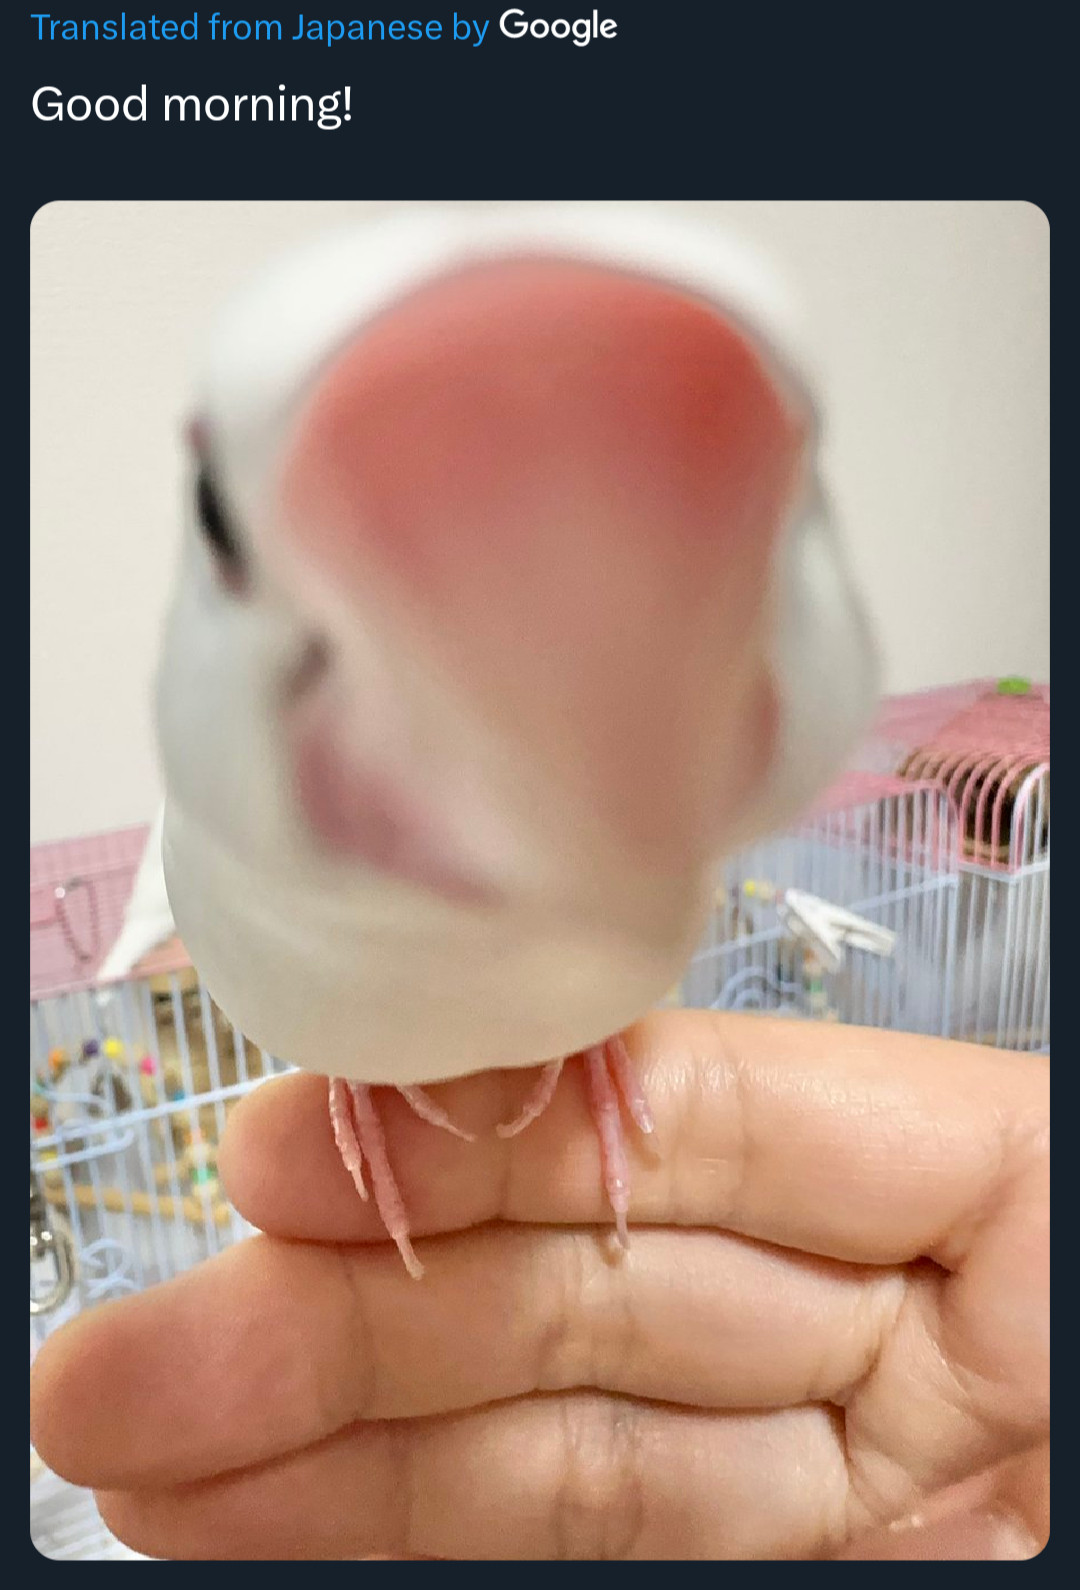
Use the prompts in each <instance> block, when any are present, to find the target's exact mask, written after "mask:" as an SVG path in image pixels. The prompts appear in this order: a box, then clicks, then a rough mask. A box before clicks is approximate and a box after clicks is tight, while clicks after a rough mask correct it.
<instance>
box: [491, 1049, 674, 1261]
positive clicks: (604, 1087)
mask: <svg viewBox="0 0 1080 1590" xmlns="http://www.w3.org/2000/svg"><path fill="white" fill-rule="evenodd" d="M581 1058H582V1059H583V1061H584V1062H585V1075H586V1081H587V1084H588V1093H589V1108H590V1109H591V1111H592V1118H593V1124H594V1125H595V1127H596V1133H597V1136H598V1138H599V1140H600V1169H601V1174H602V1176H603V1179H604V1189H605V1191H606V1192H607V1195H608V1201H609V1203H610V1204H611V1207H612V1210H613V1211H614V1214H615V1229H616V1231H617V1232H618V1236H619V1241H620V1243H621V1244H622V1246H623V1247H624V1248H625V1247H627V1246H628V1245H629V1234H628V1232H627V1229H626V1215H627V1211H628V1209H629V1207H630V1171H629V1166H628V1165H627V1160H626V1142H625V1138H624V1136H623V1126H622V1114H621V1110H620V1103H621V1104H622V1105H625V1107H626V1109H627V1110H628V1111H629V1114H630V1116H631V1118H632V1120H633V1121H634V1124H635V1125H636V1126H637V1128H638V1131H640V1132H645V1133H651V1132H654V1131H655V1130H656V1122H655V1121H654V1120H653V1115H652V1111H651V1110H650V1109H649V1103H648V1100H647V1098H646V1097H645V1090H644V1088H643V1087H642V1085H641V1080H640V1078H639V1077H638V1074H637V1072H636V1071H635V1070H634V1067H633V1064H632V1062H631V1060H630V1056H629V1054H628V1053H627V1049H626V1045H625V1044H624V1043H623V1041H622V1039H621V1038H620V1037H619V1036H616V1037H614V1038H609V1039H608V1040H607V1042H606V1043H602V1044H597V1045H595V1046H594V1047H593V1048H592V1049H586V1050H585V1051H584V1052H583V1054H582V1056H581ZM564 1064H565V1062H564V1061H562V1060H552V1061H550V1062H549V1063H548V1064H547V1065H546V1066H544V1067H543V1068H542V1070H541V1072H540V1075H539V1076H538V1077H537V1079H536V1084H535V1086H534V1088H533V1090H532V1092H531V1093H530V1094H529V1095H528V1097H527V1098H526V1100H525V1103H524V1105H523V1106H522V1108H521V1110H520V1111H519V1112H518V1114H517V1115H516V1116H515V1117H514V1119H513V1120H512V1121H508V1122H507V1123H506V1124H505V1125H503V1126H500V1127H498V1128H497V1130H498V1133H499V1136H500V1137H516V1136H517V1134H518V1133H519V1132H522V1131H524V1130H525V1128H526V1127H527V1126H529V1125H531V1124H532V1122H533V1121H535V1120H536V1119H537V1117H538V1116H540V1115H542V1114H543V1113H544V1111H545V1110H546V1109H547V1107H548V1105H549V1104H550V1103H551V1100H552V1098H553V1096H554V1093H555V1087H556V1084H557V1083H558V1080H559V1076H560V1073H561V1072H562V1068H563V1065H564Z"/></svg>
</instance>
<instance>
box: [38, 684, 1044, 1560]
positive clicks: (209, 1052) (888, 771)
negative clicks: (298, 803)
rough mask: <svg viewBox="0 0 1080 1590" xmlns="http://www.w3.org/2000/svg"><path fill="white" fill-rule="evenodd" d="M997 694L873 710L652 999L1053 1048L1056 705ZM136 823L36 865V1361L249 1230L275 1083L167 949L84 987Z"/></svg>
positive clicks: (77, 1553) (978, 691)
mask: <svg viewBox="0 0 1080 1590" xmlns="http://www.w3.org/2000/svg"><path fill="white" fill-rule="evenodd" d="M1004 684H1005V685H1006V686H1007V687H1008V688H1005V689H1003V688H1002V682H995V681H977V682H975V683H973V684H970V685H964V686H957V687H951V688H950V689H948V690H939V691H931V692H924V693H921V694H919V695H914V696H907V697H898V698H894V699H892V700H891V701H889V702H887V703H886V704H885V708H884V710H883V712H882V715H881V717H880V719H879V722H878V724H877V726H876V729H875V731H874V733H873V734H872V735H871V736H870V737H869V738H868V740H867V742H866V744H865V745H864V746H863V748H862V750H861V752H860V754H859V756H858V757H857V758H856V761H855V763H854V765H853V768H852V770H851V771H849V772H848V774H847V775H846V776H845V777H844V778H842V779H841V780H840V781H839V782H838V783H837V784H836V785H835V786H834V787H833V788H832V789H831V790H830V791H829V792H828V794H827V795H826V796H825V798H824V799H823V800H822V801H820V802H819V803H818V805H817V806H815V807H814V808H813V809H812V810H811V811H810V812H809V813H808V814H807V816H806V817H805V819H804V820H803V821H802V822H800V823H799V824H797V825H796V826H794V827H793V828H792V829H791V830H790V831H788V832H786V833H781V834H779V835H774V836H773V837H771V838H769V839H766V840H764V841H762V842H761V843H760V844H757V845H754V846H752V847H750V848H749V849H747V850H745V851H743V852H742V853H741V854H739V855H737V856H736V857H734V858H733V859H732V860H731V861H729V863H728V864H727V866H726V867H725V869H724V872H723V876H722V879H721V881H720V884H719V887H718V889H717V891H716V896H715V901H714V909H713V913H712V917H711V920H710V923H709V926H708V929H707V932H706V934H705V936H704V938H703V940H702V942H701V944H700V946H699V949H698V951H697V953H696V955H695V956H694V958H693V960H692V963H691V965H690V967H689V968H688V970H687V973H686V975H685V977H684V979H683V981H682V983H681V984H680V985H679V987H678V989H676V990H673V991H672V993H671V995H669V1001H668V1002H669V1003H679V1004H684V1005H691V1006H695V1007H705V1008H713V1009H724V1010H757V1011H764V1012H769V1013H772V1014H774V1015H782V1016H789V1017H792V1018H800V1019H816V1020H829V1021H841V1022H851V1023H855V1024H859V1025H866V1026H875V1027H890V1028H899V1029H904V1030H907V1031H911V1032H923V1033H927V1034H933V1035H942V1036H949V1035H952V1036H956V1037H962V1038H966V1039H968V1040H971V1041H975V1042H980V1043H988V1044H994V1045H997V1046H999V1047H1008V1048H1016V1049H1029V1050H1042V1051H1046V1052H1048V1051H1049V1043H1050V974H1049V907H1050V777H1049V689H1048V687H1041V686H1028V685H1027V684H1026V682H1024V681H1005V682H1004ZM147 833H148V829H147V828H145V827H141V828H131V829H125V830H123V831H121V832H119V833H115V834H106V835H101V836H96V837H91V838H85V839H78V840H73V841H70V842H67V843H64V844H53V845H45V846H38V847H35V848H33V849H32V850H31V864H30V928H31V933H30V946H31V955H30V1092H31V1111H30V1113H31V1124H30V1251H31V1279H30V1286H31V1356H33V1353H34V1351H35V1350H36V1347H37V1346H38V1345H39V1344H40V1342H41V1341H42V1340H43V1339H44V1337H45V1336H46V1335H47V1334H48V1332H49V1331H50V1330H51V1329H53V1328H55V1326H56V1324H57V1323H59V1322H60V1321H62V1320H63V1319H65V1318H67V1317H69V1316H70V1315H71V1314H72V1313H73V1312H74V1311H77V1310H78V1309H81V1308H86V1307H90V1306H93V1305H94V1304H95V1303H97V1302H99V1301H102V1300H105V1299H109V1298H116V1297H122V1296H124V1295H126V1294H129V1293H132V1292H136V1291H139V1290H141V1289H143V1288H144V1287H147V1286H150V1285H153V1284H154V1283H156V1282H158V1281H162V1280H166V1279H168V1278H169V1277H170V1276H173V1275H176V1274H179V1273H180V1272H181V1271H183V1270H186V1269H189V1268H190V1267H191V1266H192V1265H194V1264H197V1263H198V1262H199V1261H200V1260H202V1259H204V1258H208V1257H210V1256H211V1255H213V1254H215V1253H217V1252H219V1251H221V1250H222V1249H223V1248H225V1247H227V1246H228V1245H230V1244H231V1243H233V1242H236V1241H237V1240H239V1239H240V1238H242V1237H243V1236H245V1235H247V1234H248V1232H249V1231H250V1227H248V1226H247V1224H246V1223H245V1222H244V1221H243V1220H242V1219H241V1217H240V1216H239V1214H238V1213H237V1212H236V1211H235V1210H234V1209H232V1208H231V1206H230V1205H229V1204H228V1203H227V1201H226V1200H225V1198H224V1196H223V1194H222V1191H221V1187H220V1184H219V1181H218V1178H217V1169H216V1154H217V1146H218V1144H219V1143H220V1141H221V1137H222V1134H223V1132H224V1129H225V1125H226V1121H227V1119H228V1115H229V1112H230V1110H231V1109H232V1107H233V1106H234V1105H235V1103H236V1101H237V1099H239V1098H241V1097H242V1096H243V1095H244V1094H245V1093H247V1092H248V1091H250V1089H252V1088H254V1087H256V1086H258V1085H259V1083H260V1082H261V1081H262V1080H264V1079H265V1078H266V1077H268V1076H270V1075H272V1074H274V1073H275V1072H281V1071H285V1070H288V1069H289V1067H288V1066H287V1065H284V1064H282V1063H281V1062H279V1061H278V1060H276V1059H274V1058H273V1057H271V1056H269V1055H267V1054H266V1053H265V1052H264V1051H263V1050H261V1049H258V1048H256V1047H255V1046H254V1045H253V1044H251V1043H250V1042H248V1041H247V1040H246V1039H245V1038H244V1036H243V1035H242V1034H241V1033H240V1032H239V1031H238V1030H237V1029H236V1028H235V1027H234V1026H233V1025H232V1024H231V1023H230V1022H229V1021H228V1020H227V1019H226V1018H225V1016H224V1015H223V1013H222V1012H221V1011H220V1010H219V1009H218V1008H217V1007H216V1006H215V1005H214V1003H213V1001H212V999H211V998H210V995H209V993H208V992H207V990H206V988H205V986H204V985H203V984H202V982H201V981H200V979H199V977H198V976H197V974H196V972H195V971H194V969H193V968H192V967H191V965H190V963H189V961H188V959H187V957H186V955H185V953H184V950H183V946H182V945H181V944H180V943H179V941H178V940H175V939H174V940H172V941H170V942H169V943H167V944H165V945H162V946H160V947H159V948H158V949H157V950H155V951H153V952H152V953H151V954H150V955H149V956H147V957H146V958H145V959H144V960H143V961H142V962H140V963H139V966H138V967H137V968H136V974H134V975H132V976H131V977H130V978H129V979H128V980H126V981H124V982H121V983H116V984H110V985H108V986H104V985H100V984H99V983H98V981H97V977H96V974H97V968H98V967H99V966H100V965H101V964H102V962H103V961H104V959H105V957H106V955H107V953H108V951H109V949H110V947H111V946H112V944H113V942H114V940H115V938H116V936H117V934H118V932H119V931H120V927H121V925H122V921H123V914H124V908H125V906H126V903H127V899H128V896H129V893H130V890H131V887H132V885H133V882H134V878H135V874H136V871H137V869H138V866H139V862H140V861H141V859H142V854H143V849H144V846H145V843H146V837H147ZM789 890H799V891H803V892H804V893H805V894H806V895H809V896H813V897H816V898H817V899H818V900H820V901H824V902H827V903H828V904H829V905H830V906H832V907H839V908H842V909H845V910H847V911H849V912H853V913H855V914H856V915H857V916H858V917H859V918H863V919H865V920H866V921H867V922H869V923H872V924H875V925H876V926H877V927H879V928H882V929H886V930H888V932H889V933H891V934H892V935H893V936H894V938H893V941H892V944H891V952H890V953H888V954H868V953H864V952H863V951H861V950H859V949H858V948H849V949H847V950H846V951H845V953H844V954H843V956H842V958H841V961H840V964H839V966H838V967H837V968H835V969H834V970H823V968H822V967H821V965H819V964H817V963H816V962H815V960H814V957H813V956H812V955H808V953H807V949H806V945H805V943H804V942H802V941H800V939H799V938H798V937H797V936H796V935H794V934H793V933H792V931H791V929H790V926H789V925H788V924H787V923H786V920H785V918H784V916H783V913H782V911H781V910H779V909H778V903H779V902H782V901H783V898H784V896H785V893H786V891H789ZM35 1475H36V1477H35ZM31 1480H32V1483H31V1519H32V1523H31V1533H32V1537H33V1539H34V1541H35V1543H36V1545H37V1547H38V1550H39V1551H41V1552H42V1554H43V1555H45V1556H49V1557H57V1558H59V1559H75V1558H80V1559H94V1558H120V1557H134V1556H135V1554H134V1553H129V1552H128V1551H127V1549H126V1548H125V1547H123V1546H121V1545H120V1544H119V1543H118V1542H116V1541H115V1540H113V1539H112V1537H111V1536H109V1534H108V1532H107V1531H106V1529H105V1526H104V1524H103V1523H102V1522H101V1520H100V1517H99V1516H98V1514H97V1512H96V1509H95V1508H94V1506H93V1499H92V1497H90V1496H88V1494H87V1493H84V1492H79V1491H77V1490H75V1489H74V1488H73V1487H65V1486H64V1485H63V1483H62V1482H61V1481H59V1480H57V1478H56V1476H54V1475H50V1474H49V1473H48V1471H43V1470H42V1468H41V1465H40V1462H36V1460H35V1457H34V1454H33V1453H32V1454H31Z"/></svg>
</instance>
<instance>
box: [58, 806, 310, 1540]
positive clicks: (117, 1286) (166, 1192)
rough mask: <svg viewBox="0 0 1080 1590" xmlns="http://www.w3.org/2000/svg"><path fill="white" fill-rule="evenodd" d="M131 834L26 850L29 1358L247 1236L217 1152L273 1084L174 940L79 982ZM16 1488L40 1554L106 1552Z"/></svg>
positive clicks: (84, 1524) (130, 852) (129, 852)
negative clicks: (61, 1327) (93, 1311)
mask: <svg viewBox="0 0 1080 1590" xmlns="http://www.w3.org/2000/svg"><path fill="white" fill-rule="evenodd" d="M146 836H147V830H146V829H145V828H135V829H128V830H125V831H123V832H122V833H116V834H107V835H103V836H97V837H94V838H89V839H80V840H74V841H71V842H68V843H63V844H53V845H47V846H39V847H37V848H36V849H33V850H31V857H30V930H31V931H30V1315H31V1354H33V1352H34V1351H35V1349H36V1347H37V1345H39V1344H40V1342H41V1341H42V1340H43V1338H44V1336H45V1335H47V1334H48V1332H49V1331H50V1330H51V1329H52V1328H53V1327H54V1326H55V1325H56V1324H57V1323H59V1322H60V1321H62V1320H63V1319H66V1318H68V1317H69V1316H70V1314H71V1313H73V1312H74V1311H76V1310H78V1309H79V1308H85V1307H87V1306H90V1305H92V1304H94V1303H96V1302H98V1301H101V1300H104V1299H110V1298H117V1297H123V1296H125V1295H126V1294H129V1293H132V1292H136V1291H139V1290H141V1289H142V1288H144V1287H146V1286H149V1285H150V1284H152V1283H153V1282H155V1281H160V1280H165V1279H167V1278H168V1277H170V1276H172V1275H176V1274H178V1273H179V1272H180V1271H182V1270H186V1269H188V1268H189V1267H190V1266H192V1265H194V1264H196V1263H198V1262H199V1261H200V1260H201V1259H204V1258H208V1257H210V1256H211V1255H212V1254H215V1253H217V1252H219V1251H220V1250H221V1249H223V1248H225V1247H227V1246H228V1245H229V1244H231V1243H232V1242H235V1241H236V1240H237V1239H238V1238H240V1237H242V1236H244V1235H245V1234H246V1233H247V1232H248V1230H249V1229H250V1228H249V1227H248V1226H247V1225H246V1223H245V1222H244V1221H243V1220H242V1219H241V1218H240V1216H239V1215H238V1214H237V1212H236V1210H234V1209H233V1208H232V1207H231V1206H230V1205H229V1204H228V1203H227V1202H226V1200H225V1198H224V1196H223V1193H222V1191H221V1187H220V1183H219V1181H218V1177H217V1168H216V1155H217V1147H218V1144H219V1142H220V1140H221V1136H222V1133H223V1131H224V1128H225V1122H226V1120H227V1117H228V1114H229V1111H230V1109H231V1108H232V1106H233V1105H234V1104H235V1102H236V1100H237V1099H238V1098H240V1097H241V1096H242V1095H243V1094H244V1093H246V1092H248V1091H249V1089H251V1088H252V1087H254V1086H255V1085H257V1083H258V1082H259V1081H261V1080H262V1079H263V1078H264V1077H266V1076H267V1075H269V1074H270V1073H272V1072H274V1071H277V1070H282V1069H285V1068H284V1067H282V1066H280V1065H279V1064H278V1063H277V1062H276V1061H275V1060H273V1059H272V1058H271V1057H269V1056H267V1055H266V1054H265V1053H264V1052H263V1051H262V1050H259V1049H256V1048H255V1047H254V1046H253V1045H252V1044H250V1043H249V1042H247V1041H246V1040H245V1039H244V1038H243V1036H242V1035H241V1034H240V1033H239V1032H238V1031H237V1030H236V1029H235V1028H233V1027H232V1026H231V1025H230V1024H229V1023H228V1022H227V1021H226V1019H225V1017H224V1016H223V1015H222V1013H221V1011H220V1010H218V1009H217V1007H216V1006H215V1005H214V1003H213V1001H212V1000H211V999H210V996H209V994H208V993H207V991H206V988H205V987H204V986H203V984H202V983H201V982H200V980H199V978H198V977H197V976H196V974H195V972H194V970H193V969H192V967H191V966H190V964H189V962H188V960H187V957H186V955H185V954H184V951H183V947H182V945H181V944H180V943H179V941H178V940H176V939H173V940H172V941H170V942H169V943H167V944H165V945H162V946H161V947H160V948H159V949H157V950H156V951H155V952H153V953H152V954H151V955H149V956H148V957H147V958H146V959H145V960H144V961H142V962H140V963H139V965H138V966H137V967H136V968H135V971H134V973H133V975H132V976H131V977H130V978H128V979H126V980H124V981H123V982H119V983H114V984H111V985H107V986H104V985H99V983H98V982H97V980H96V976H97V968H98V967H99V966H100V964H101V962H102V960H103V959H104V957H105V954H106V952H107V951H108V949H109V947H110V945H111V943H112V941H113V939H114V938H115V937H116V934H117V933H118V931H119V929H120V926H121V922H122V919H123V914H124V908H125V905H126V902H127V899H128V896H129V893H130V891H131V886H132V882H133V879H134V877H135V873H136V869H137V867H138V864H139V861H140V859H141V857H142V853H143V849H144V846H145V843H146ZM35 1474H36V1479H35ZM31 1477H32V1481H33V1484H32V1489H31V1504H32V1505H31V1511H32V1533H33V1537H34V1540H35V1542H36V1544H37V1546H38V1549H39V1550H40V1551H42V1552H43V1553H44V1554H45V1555H48V1556H57V1557H87V1556H93V1557H99V1556H117V1555H123V1554H124V1552H125V1549H124V1548H122V1547H120V1546H119V1545H118V1544H117V1543H116V1542H114V1541H112V1540H111V1537H109V1536H108V1534H107V1532H106V1531H105V1530H104V1526H103V1525H102V1524H101V1522H100V1519H99V1518H98V1516H97V1514H96V1511H95V1510H94V1509H93V1506H92V1499H90V1498H88V1497H87V1496H85V1495H84V1494H82V1493H78V1492H76V1491H74V1490H73V1489H72V1488H70V1487H67V1488H65V1487H64V1486H63V1485H62V1484H61V1483H60V1482H59V1481H57V1480H56V1477H55V1476H52V1475H49V1474H47V1473H45V1472H43V1471H42V1470H41V1467H40V1464H37V1465H35V1462H34V1460H33V1454H32V1459H31Z"/></svg>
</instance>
